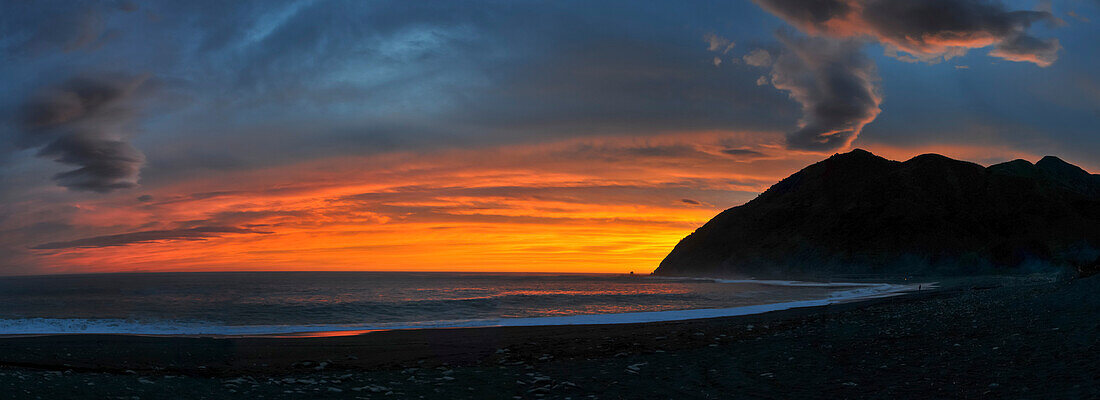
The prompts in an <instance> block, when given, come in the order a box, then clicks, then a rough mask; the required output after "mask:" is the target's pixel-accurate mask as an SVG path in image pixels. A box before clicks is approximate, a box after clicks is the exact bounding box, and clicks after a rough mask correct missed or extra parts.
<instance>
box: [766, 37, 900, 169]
mask: <svg viewBox="0 0 1100 400" xmlns="http://www.w3.org/2000/svg"><path fill="white" fill-rule="evenodd" d="M779 39H780V41H781V42H783V44H784V45H785V46H786V49H785V51H783V52H782V53H781V54H780V55H779V56H778V57H777V58H776V59H775V62H774V63H773V64H772V69H771V76H770V77H771V82H772V85H773V86H775V88H776V89H779V90H783V91H786V92H787V93H788V95H789V96H790V97H791V98H792V99H794V100H795V101H797V102H798V103H799V104H801V105H802V118H801V120H799V123H798V129H797V130H795V131H794V132H791V133H789V134H788V135H787V147H788V148H791V149H797V150H809V151H832V150H837V149H842V148H845V147H847V146H848V145H849V144H851V143H852V141H853V140H855V138H856V137H857V136H859V133H860V131H861V130H862V129H863V126H864V125H866V124H868V123H870V122H871V121H873V120H874V119H875V117H876V116H878V113H879V111H880V109H879V103H880V102H881V101H882V98H881V96H880V95H879V89H878V86H877V82H878V74H877V72H876V68H875V64H874V63H873V62H872V61H871V60H870V59H869V58H867V57H866V56H864V55H863V53H862V52H861V51H860V47H861V46H860V43H858V42H855V41H840V40H833V39H825V38H796V37H790V36H787V35H785V34H780V35H779ZM758 83H759V82H758Z"/></svg>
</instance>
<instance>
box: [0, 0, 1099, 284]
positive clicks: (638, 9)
mask: <svg viewBox="0 0 1100 400" xmlns="http://www.w3.org/2000/svg"><path fill="white" fill-rule="evenodd" d="M3 9H4V12H3V13H0V60H2V62H0V75H2V76H4V77H5V78H4V79H3V80H2V81H0V139H2V140H0V275H25V274H55V273H92V272H122V271H127V272H130V271H230V270H232V271H239V270H401V271H520V272H522V271H531V272H534V271H539V272H617V273H623V272H628V271H636V272H639V273H645V272H649V271H651V270H652V269H654V268H655V267H656V266H657V264H658V263H659V262H660V260H661V259H662V258H663V257H664V256H665V255H666V254H667V253H668V252H669V251H670V250H671V248H672V246H673V245H675V244H676V242H677V241H678V240H679V239H680V238H682V237H684V236H685V235H687V234H688V233H690V232H691V231H692V230H694V229H695V228H696V227H698V226H699V225H701V224H702V223H704V222H706V221H707V220H708V219H710V218H711V217H713V216H714V215H715V214H717V213H718V212H720V211H721V210H724V209H726V208H729V207H732V206H736V205H739V204H743V203H744V202H746V201H749V200H751V199H753V198H754V197H755V196H756V195H757V194H759V193H760V192H762V191H764V190H766V189H767V188H768V187H769V186H770V185H771V184H773V183H775V182H776V181H778V180H779V179H782V178H783V177H786V176H788V175H790V174H791V173H794V172H796V171H798V170H799V169H801V168H802V167H804V166H806V165H808V164H811V163H813V162H816V161H818V160H820V159H822V158H825V157H827V156H829V155H831V154H834V153H837V152H845V151H848V150H850V149H853V148H863V149H867V150H869V151H872V152H874V153H876V154H879V155H882V156H885V157H887V158H891V159H897V160H905V159H908V158H910V157H913V156H915V155H919V154H923V153H931V152H934V153H940V154H944V155H948V156H951V157H955V158H960V159H965V160H970V161H974V162H977V163H980V164H983V165H988V164H992V163H997V162H1002V161H1008V160H1012V159H1017V158H1023V159H1026V160H1030V161H1032V162H1034V161H1037V160H1038V159H1039V158H1041V157H1042V156H1044V155H1048V154H1050V155H1057V156H1059V157H1062V158H1063V159H1065V160H1067V161H1069V162H1071V163H1074V164H1077V165H1079V166H1081V167H1083V168H1085V169H1087V170H1089V171H1091V172H1093V173H1097V172H1100V158H1098V157H1097V156H1096V154H1100V135H1098V134H1097V126H1100V76H1098V74H1097V72H1096V71H1098V70H1100V41H1098V40H1096V38H1098V37H1100V1H1097V0H1062V1H994V0H989V1H983V0H928V1H921V2H912V1H906V0H896V1H892V0H754V1H749V0H741V1H720V2H719V1H602V2H580V1H546V2H542V1H461V2H454V1H439V2H434V1H425V2H408V1H359V0H355V1H320V0H318V1H274V0H264V1H244V0H242V1H232V2H221V1H189V2H179V1H136V0H135V1H105V2H88V1H34V2H18V1H5V2H3Z"/></svg>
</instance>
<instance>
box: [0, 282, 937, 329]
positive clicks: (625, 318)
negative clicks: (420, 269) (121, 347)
mask: <svg viewBox="0 0 1100 400" xmlns="http://www.w3.org/2000/svg"><path fill="white" fill-rule="evenodd" d="M715 281H716V282H723V283H756V284H764V285H783V286H813V287H852V288H853V289H850V290H842V291H837V292H834V293H832V294H831V296H829V297H828V298H824V299H816V300H802V301H791V302H783V303H773V304H759V305H750V306H740V307H731V308H708V309H691V310H674V311H650V312H630V313H619V314H586V315H570V316H556V317H532V318H491V319H477V320H448V321H423V322H400V323H381V324H361V325H355V324H352V325H236V326H235V325H222V324H209V323H201V322H180V321H161V322H147V321H133V320H122V319H75V318H74V319H61V318H22V319H0V335H53V334H135V335H185V336H195V335H225V336H258V335H279V334H310V333H320V332H328V333H336V334H338V333H339V332H347V333H348V334H352V333H354V332H356V331H369V330H400V329H426V328H474V327H499V326H550V325H593V324H632V323H644V322H661V321H680V320H689V319H701V318H716V317H732V316H739V315H750V314H760V313H765V312H770V311H779V310H788V309H792V308H801V307H816V306H824V305H829V304H837V303H845V302H851V301H857V300H864V299H872V298H882V297H890V296H897V295H900V294H903V293H905V292H907V291H914V290H917V288H918V285H923V287H925V288H928V289H932V288H934V287H935V284H934V283H924V284H911V285H896V284H883V283H815V282H799V281H756V280H715Z"/></svg>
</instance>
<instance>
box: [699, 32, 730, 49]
mask: <svg viewBox="0 0 1100 400" xmlns="http://www.w3.org/2000/svg"><path fill="white" fill-rule="evenodd" d="M703 41H704V42H706V43H707V50H708V51H713V52H719V53H722V54H726V53H729V52H730V50H733V47H734V46H736V45H737V44H736V43H734V42H733V41H732V40H729V39H726V38H724V37H721V36H718V35H715V34H713V33H708V34H706V35H703Z"/></svg>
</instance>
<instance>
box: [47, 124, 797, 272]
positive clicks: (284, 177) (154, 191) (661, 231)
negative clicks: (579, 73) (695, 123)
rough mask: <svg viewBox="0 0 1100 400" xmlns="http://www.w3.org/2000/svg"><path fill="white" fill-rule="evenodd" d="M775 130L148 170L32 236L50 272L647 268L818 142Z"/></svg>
mask: <svg viewBox="0 0 1100 400" xmlns="http://www.w3.org/2000/svg"><path fill="white" fill-rule="evenodd" d="M781 143H782V135H781V134H779V133H775V132H762V133H761V132H692V133H673V134H666V135H662V136H657V137H651V138H646V139H636V138H632V137H626V136H615V137H601V138H594V139H593V138H589V139H577V140H566V141H560V142H554V143H544V144H537V145H516V146H502V147H498V148H490V149H478V150H447V151H438V152H434V153H428V154H425V153H412V152H409V153H392V154H384V155H379V156H371V157H342V158H330V159H322V160H315V161H310V162H305V163H300V164H297V165H289V166H280V167H274V168H268V169H261V170H254V171H244V172H235V173H231V174H230V176H226V175H225V174H219V175H216V176H213V175H212V176H202V177H194V178H193V179H191V180H189V181H185V182H179V183H174V184H171V185H167V186H156V185H149V184H147V185H146V189H148V191H147V192H146V193H143V194H144V197H143V198H142V199H141V200H140V201H138V200H136V199H135V198H134V197H133V196H132V195H130V196H121V195H116V196H112V197H106V198H101V199H99V200H95V201H90V202H84V203H81V204H79V205H78V206H77V207H76V208H75V209H74V211H73V215H72V217H71V221H72V224H73V225H76V226H77V227H78V228H77V229H73V230H72V233H71V237H58V238H55V240H52V241H50V242H49V243H39V244H37V245H38V246H37V247H38V249H36V250H33V252H34V253H35V254H36V257H37V258H38V259H39V260H40V261H41V262H42V263H43V264H44V265H45V266H46V267H47V268H49V269H50V270H52V271H55V272H78V271H79V272H88V271H133V270H141V271H153V270H157V271H166V270H271V269H276V270H278V269H355V270H448V271H455V270H477V271H559V272H561V271H573V272H584V271H587V272H626V271H632V270H633V271H638V272H643V271H649V270H651V269H652V268H654V267H655V266H656V264H657V263H658V262H659V261H660V259H661V258H663V257H664V255H665V254H666V253H667V252H668V250H669V249H670V248H671V246H672V245H674V244H675V243H676V242H677V241H678V240H679V239H680V238H682V237H683V236H684V235H686V234H687V233H689V232H690V231H691V230H693V229H694V228H696V227H697V226H698V225H700V224H702V223H703V222H705V221H706V220H708V219H709V218H710V217H712V216H713V215H714V214H716V213H717V212H719V211H720V210H722V209H724V208H726V207H728V206H731V205H735V204H739V203H743V202H745V201H747V200H749V199H751V198H752V197H753V196H754V195H755V193H757V192H760V191H762V190H764V189H766V188H767V187H768V186H769V185H771V184H772V183H774V182H775V181H776V180H777V179H779V178H781V177H783V176H786V175H788V174H790V173H791V172H793V171H794V170H797V169H798V168H800V167H801V166H802V165H804V164H806V163H808V162H810V161H811V160H813V159H814V158H816V157H817V156H816V155H812V154H799V153H782V152H780V150H779V149H780V148H781ZM780 155H782V156H780ZM684 199H689V200H691V201H690V202H688V201H684Z"/></svg>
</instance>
